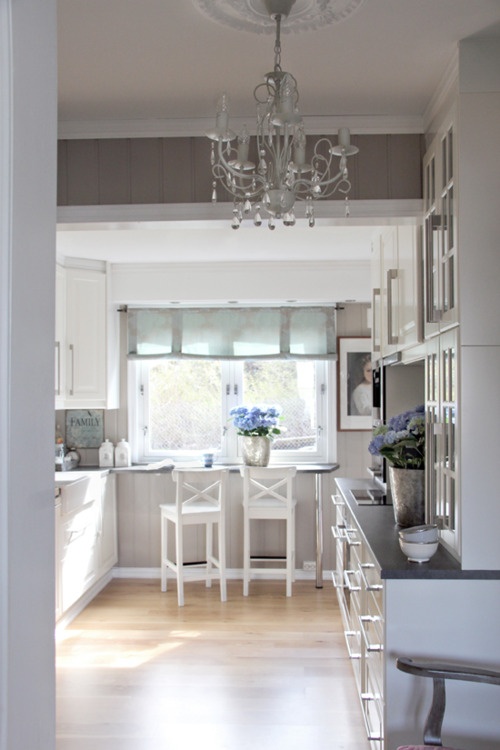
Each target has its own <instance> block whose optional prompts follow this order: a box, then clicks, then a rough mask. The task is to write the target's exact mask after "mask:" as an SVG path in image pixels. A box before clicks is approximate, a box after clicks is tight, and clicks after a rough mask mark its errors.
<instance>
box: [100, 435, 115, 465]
mask: <svg viewBox="0 0 500 750" xmlns="http://www.w3.org/2000/svg"><path fill="white" fill-rule="evenodd" d="M99 466H100V467H101V468H108V467H109V466H114V447H113V443H112V442H111V441H110V440H108V438H106V440H105V441H104V443H101V447H100V448H99Z"/></svg>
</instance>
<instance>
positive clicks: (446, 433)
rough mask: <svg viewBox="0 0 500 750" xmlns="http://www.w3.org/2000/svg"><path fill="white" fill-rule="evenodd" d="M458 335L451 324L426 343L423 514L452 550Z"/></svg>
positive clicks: (455, 547) (456, 514)
mask: <svg viewBox="0 0 500 750" xmlns="http://www.w3.org/2000/svg"><path fill="white" fill-rule="evenodd" d="M458 338H459V329H458V328H455V329H453V330H451V331H448V332H446V333H443V334H442V335H441V336H437V337H435V338H433V339H431V340H429V341H428V342H427V347H426V349H427V353H426V443H427V466H426V483H427V492H426V498H427V517H428V520H429V521H430V522H433V523H437V524H438V525H439V528H440V530H441V538H442V541H443V543H444V544H446V546H447V547H449V548H450V550H452V551H453V552H454V553H455V554H460V549H459V485H458V469H459V455H460V453H459V445H458V436H459V429H458V428H459V425H458V345H459V341H458Z"/></svg>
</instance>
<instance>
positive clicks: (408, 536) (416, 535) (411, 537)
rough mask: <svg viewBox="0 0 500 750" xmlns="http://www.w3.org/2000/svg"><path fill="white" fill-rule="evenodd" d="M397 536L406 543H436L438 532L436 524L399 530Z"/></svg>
mask: <svg viewBox="0 0 500 750" xmlns="http://www.w3.org/2000/svg"><path fill="white" fill-rule="evenodd" d="M399 536H400V538H401V539H404V540H405V541H407V542H437V541H438V539H439V530H438V527H437V525H436V524H426V525H424V526H411V527H410V528H408V529H401V531H400V532H399Z"/></svg>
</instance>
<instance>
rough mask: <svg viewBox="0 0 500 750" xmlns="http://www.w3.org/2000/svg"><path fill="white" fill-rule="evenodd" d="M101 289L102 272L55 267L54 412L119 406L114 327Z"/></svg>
mask: <svg viewBox="0 0 500 750" xmlns="http://www.w3.org/2000/svg"><path fill="white" fill-rule="evenodd" d="M106 285H107V277H106V273H105V272H104V271H100V270H94V269H87V268H73V267H71V268H61V267H60V266H58V267H57V276H56V408H59V409H62V408H66V409H82V408H83V409H85V408H103V409H105V408H107V409H111V408H116V407H117V406H118V382H117V381H118V379H117V372H118V346H117V336H116V326H117V321H116V319H113V311H110V310H108V305H107V293H106ZM114 315H115V316H116V315H117V313H116V312H114Z"/></svg>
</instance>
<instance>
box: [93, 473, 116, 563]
mask: <svg viewBox="0 0 500 750" xmlns="http://www.w3.org/2000/svg"><path fill="white" fill-rule="evenodd" d="M97 550H98V575H99V576H101V575H105V574H106V573H107V572H108V571H109V570H111V568H112V567H113V566H114V565H116V563H117V562H118V542H117V520H116V476H115V475H114V474H108V475H107V476H105V477H103V478H102V481H101V504H100V512H99V516H98V521H97Z"/></svg>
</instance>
